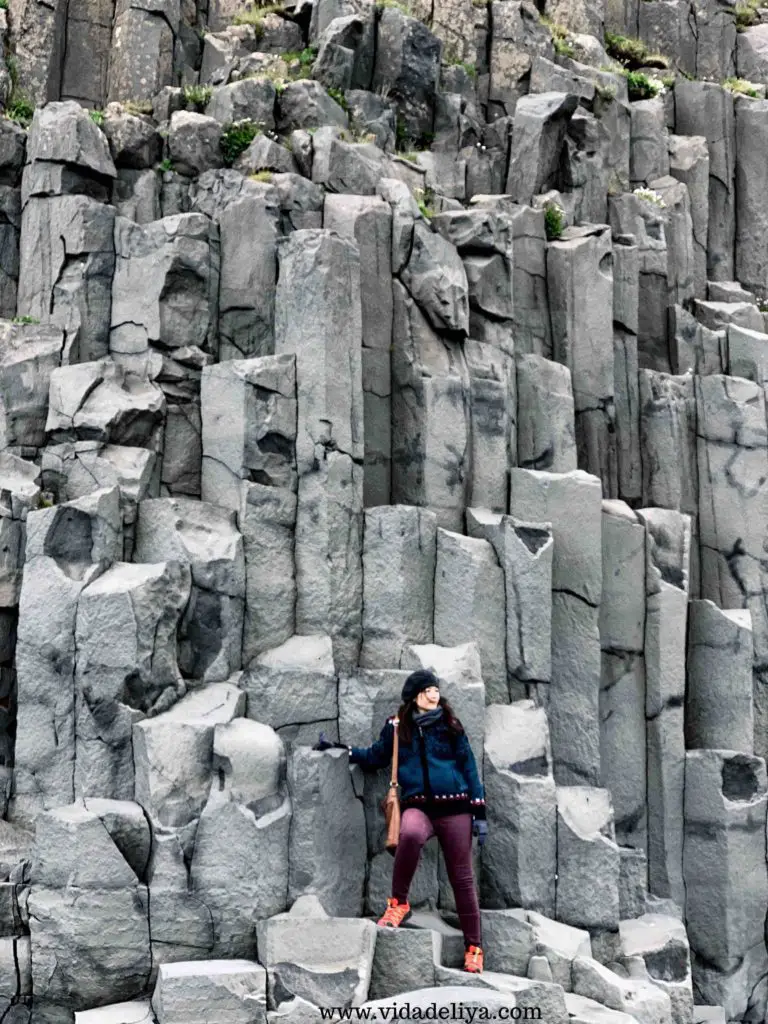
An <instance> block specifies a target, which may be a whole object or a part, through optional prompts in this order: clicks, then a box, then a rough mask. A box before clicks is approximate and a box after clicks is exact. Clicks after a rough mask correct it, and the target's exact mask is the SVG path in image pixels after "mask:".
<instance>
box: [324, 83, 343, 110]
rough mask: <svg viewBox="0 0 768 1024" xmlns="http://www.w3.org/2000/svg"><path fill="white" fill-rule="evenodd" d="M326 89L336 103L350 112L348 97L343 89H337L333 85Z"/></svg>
mask: <svg viewBox="0 0 768 1024" xmlns="http://www.w3.org/2000/svg"><path fill="white" fill-rule="evenodd" d="M325 91H326V92H327V93H328V95H329V96H330V97H331V99H332V100H333V101H334V102H335V103H338V105H339V106H340V107H341V109H342V110H343V111H344V112H345V113H346V114H348V113H349V104H348V103H347V97H346V96H345V95H344V92H343V90H342V89H335V88H334V87H333V86H331V88H330V89H326V90H325Z"/></svg>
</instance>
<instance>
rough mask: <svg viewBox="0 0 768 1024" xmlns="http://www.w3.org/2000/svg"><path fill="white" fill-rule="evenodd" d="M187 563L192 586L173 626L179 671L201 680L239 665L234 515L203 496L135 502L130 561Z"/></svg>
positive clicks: (241, 577)
mask: <svg viewBox="0 0 768 1024" xmlns="http://www.w3.org/2000/svg"><path fill="white" fill-rule="evenodd" d="M165 560H173V561H178V562H182V563H183V564H186V565H189V567H190V570H191V573H192V590H191V593H190V601H189V605H188V606H187V608H186V611H185V614H184V618H183V620H182V622H181V624H180V631H179V668H180V670H181V673H182V675H184V676H186V677H188V678H192V679H203V680H205V681H206V682H213V681H215V680H222V679H227V678H228V677H229V676H230V675H231V674H232V673H233V672H236V671H237V670H238V669H239V668H240V659H241V648H242V637H243V605H244V598H245V559H244V557H243V539H242V537H241V535H240V533H239V531H238V530H237V526H236V515H235V513H234V512H229V511H226V510H225V509H222V508H219V507H218V506H216V505H211V504H209V503H208V502H203V501H193V500H192V499H189V498H159V499H156V500H148V501H143V502H141V504H140V505H139V518H138V523H137V527H136V549H135V552H134V561H136V562H161V561H165Z"/></svg>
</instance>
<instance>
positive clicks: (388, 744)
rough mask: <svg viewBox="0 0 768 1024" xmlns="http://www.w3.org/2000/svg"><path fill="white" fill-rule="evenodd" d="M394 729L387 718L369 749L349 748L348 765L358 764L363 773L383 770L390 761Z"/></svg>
mask: <svg viewBox="0 0 768 1024" xmlns="http://www.w3.org/2000/svg"><path fill="white" fill-rule="evenodd" d="M394 728H395V727H394V726H393V724H392V719H391V718H388V719H387V721H386V722H385V724H384V728H383V729H382V730H381V735H380V736H379V738H378V739H377V740H376V742H375V743H372V744H371V746H370V747H350V748H349V763H350V764H359V765H360V767H361V768H362V769H363V771H376V770H377V769H378V768H385V767H386V766H387V765H388V764H389V763H390V762H391V760H392V740H393V738H394Z"/></svg>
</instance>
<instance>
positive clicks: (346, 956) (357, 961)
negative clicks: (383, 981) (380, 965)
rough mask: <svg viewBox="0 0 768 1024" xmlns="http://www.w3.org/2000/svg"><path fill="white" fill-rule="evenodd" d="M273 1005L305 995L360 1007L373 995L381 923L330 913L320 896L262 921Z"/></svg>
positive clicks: (262, 952) (321, 1002) (302, 900)
mask: <svg viewBox="0 0 768 1024" xmlns="http://www.w3.org/2000/svg"><path fill="white" fill-rule="evenodd" d="M257 935H258V946H259V960H260V962H261V963H263V964H264V966H265V967H266V968H267V977H268V992H269V1000H270V1005H271V1007H272V1008H273V1009H274V1007H275V1005H277V1003H278V1002H282V1001H283V1000H285V999H290V997H291V996H300V997H301V998H302V999H306V1000H309V1001H310V1002H312V1003H314V1004H315V1006H345V1007H346V1006H361V1005H362V1004H363V1003H364V1002H365V1000H366V999H367V997H368V986H369V984H370V980H371V968H372V964H373V951H374V947H375V944H376V926H375V924H374V923H373V922H372V921H360V920H355V919H353V918H338V917H336V918H331V917H329V916H328V914H326V913H325V911H324V910H323V908H322V906H321V905H320V902H319V900H318V899H317V897H315V896H303V897H301V898H299V899H298V900H297V901H296V902H295V903H294V905H293V907H292V908H291V910H290V911H289V912H288V913H286V914H277V915H276V916H274V917H272V918H270V919H269V920H268V921H259V923H258V925H257Z"/></svg>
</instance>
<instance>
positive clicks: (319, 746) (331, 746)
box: [312, 732, 348, 750]
mask: <svg viewBox="0 0 768 1024" xmlns="http://www.w3.org/2000/svg"><path fill="white" fill-rule="evenodd" d="M312 749H313V750H347V749H348V748H347V744H346V743H329V742H328V740H327V739H326V738H325V733H324V732H321V733H320V741H319V742H318V743H316V744H315V745H314V747H312Z"/></svg>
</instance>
